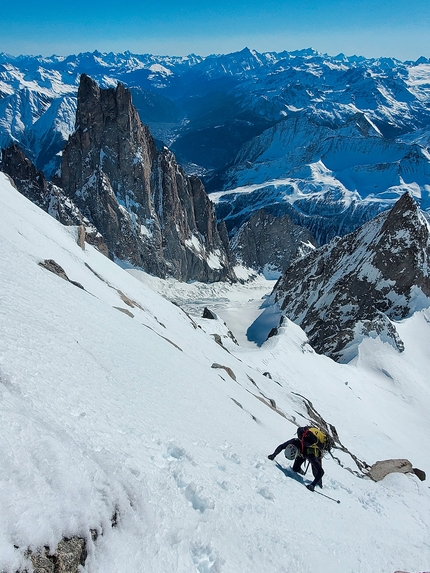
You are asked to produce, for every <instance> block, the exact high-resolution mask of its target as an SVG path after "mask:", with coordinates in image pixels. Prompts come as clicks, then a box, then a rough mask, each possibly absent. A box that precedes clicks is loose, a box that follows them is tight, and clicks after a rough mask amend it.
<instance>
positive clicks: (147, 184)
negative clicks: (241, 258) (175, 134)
mask: <svg viewBox="0 0 430 573" xmlns="http://www.w3.org/2000/svg"><path fill="white" fill-rule="evenodd" d="M61 186H62V188H63V189H64V192H65V193H66V194H67V196H68V197H70V199H72V200H73V202H74V203H75V204H76V205H78V207H79V209H80V210H81V211H82V212H83V213H84V214H85V215H86V216H87V217H88V219H89V220H90V221H91V222H92V223H93V224H94V226H95V227H96V228H97V229H98V230H99V231H100V233H101V234H102V235H103V237H104V239H105V241H106V244H107V245H108V247H109V252H110V254H111V256H112V257H115V258H118V259H120V260H123V261H128V262H129V263H131V264H132V265H134V266H137V267H140V268H142V269H144V270H146V271H148V272H150V273H152V274H154V275H156V276H161V277H165V276H173V277H175V278H178V279H180V280H185V281H186V280H191V279H195V280H201V281H216V280H223V279H234V273H233V271H232V269H231V265H230V260H229V251H228V249H229V246H228V239H227V233H226V230H225V228H224V227H223V223H221V224H220V225H219V226H218V225H217V222H216V217H215V209H214V206H213V205H212V203H211V201H210V200H209V199H208V197H207V195H206V192H205V190H204V187H203V185H202V183H201V181H200V180H199V179H197V178H196V177H187V176H186V175H185V173H184V172H183V170H182V169H181V168H180V167H179V166H178V164H177V163H176V160H175V157H174V155H173V154H172V153H171V152H170V151H169V150H168V149H167V148H164V149H163V150H162V151H161V152H158V151H157V149H156V146H155V142H154V140H153V138H152V136H151V134H150V133H149V129H148V127H147V126H144V125H143V124H142V123H141V121H140V119H139V116H138V113H137V111H136V109H135V108H134V106H133V105H132V102H131V94H130V92H129V91H128V90H127V89H125V88H124V86H123V85H122V84H118V87H117V88H116V89H114V88H110V89H107V90H103V89H100V87H99V86H98V85H97V84H96V82H94V81H93V80H92V79H91V78H89V77H88V76H86V75H85V74H83V75H82V76H81V83H80V86H79V92H78V108H77V112H76V131H75V133H74V134H73V135H72V136H71V137H70V138H69V141H68V143H67V145H66V148H65V150H64V153H63V157H62V163H61Z"/></svg>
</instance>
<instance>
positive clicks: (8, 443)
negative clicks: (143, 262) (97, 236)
mask: <svg viewBox="0 0 430 573" xmlns="http://www.w3.org/2000/svg"><path fill="white" fill-rule="evenodd" d="M0 218H1V222H0V329H1V331H0V412H1V432H2V440H1V447H0V467H1V473H0V507H1V512H0V571H2V572H3V571H4V572H8V573H9V572H11V573H12V572H15V571H17V570H24V569H25V568H27V569H28V570H30V567H31V565H30V562H29V559H28V557H27V550H28V549H30V550H31V551H33V552H35V551H37V549H38V548H39V549H40V548H42V547H43V546H49V548H50V550H51V551H52V552H54V551H55V549H56V546H57V544H58V542H59V541H60V540H61V539H62V537H71V536H73V535H79V536H81V537H84V538H85V539H86V543H87V550H88V558H87V560H86V563H85V566H84V568H83V569H82V570H83V571H88V572H91V573H122V572H124V573H133V572H136V573H137V572H141V571H142V572H143V571H145V572H154V573H164V572H166V573H167V572H169V573H171V572H176V573H190V572H198V573H209V572H210V573H220V572H223V573H240V572H245V571H246V572H247V573H251V572H252V573H260V572H261V571H267V572H268V573H277V572H279V573H281V572H284V573H285V572H288V573H376V572H378V573H394V572H395V571H397V570H402V571H407V572H422V571H429V569H430V541H429V540H430V517H429V516H430V490H429V486H428V483H429V482H428V481H425V482H421V481H419V480H418V479H417V477H416V476H415V475H412V474H407V475H404V474H391V475H389V476H387V477H386V478H385V479H384V480H382V481H381V482H379V483H374V482H373V481H371V480H370V479H368V478H363V477H358V476H357V475H355V473H352V472H351V471H349V470H348V469H347V468H350V470H353V471H355V472H357V466H356V465H355V463H354V461H353V459H352V458H351V457H350V456H349V455H347V454H346V453H342V452H339V451H335V456H336V457H338V458H339V462H340V463H341V464H342V465H340V463H337V462H336V460H335V459H333V458H331V457H328V458H327V459H326V460H325V462H324V468H325V471H326V475H325V476H324V478H323V482H324V489H323V490H322V493H324V494H326V495H328V496H330V497H332V498H334V499H335V500H339V501H340V504H337V503H335V502H334V501H332V500H329V499H327V498H324V497H322V496H321V495H318V494H317V493H311V492H309V491H308V490H307V489H306V488H305V487H303V483H308V481H310V479H311V478H310V475H309V474H310V471H309V472H308V475H307V476H305V478H304V479H303V478H302V477H301V476H298V475H295V474H293V472H292V471H291V469H290V462H288V461H287V460H286V459H285V458H284V457H283V456H282V455H280V456H279V457H278V458H277V460H276V461H277V462H278V463H276V462H271V461H269V460H268V459H267V455H268V454H269V453H271V452H272V451H273V450H274V448H275V447H276V446H277V445H278V444H279V443H281V442H283V441H285V440H286V439H289V438H290V437H292V436H293V435H294V434H295V430H296V425H295V424H294V421H296V423H297V424H300V425H304V424H305V423H306V422H307V421H308V417H307V413H306V407H305V404H304V401H303V398H301V397H300V396H303V397H305V398H306V399H308V400H310V401H311V402H312V404H313V407H314V408H315V409H316V410H317V411H318V413H319V414H320V415H321V416H323V418H324V419H325V420H326V421H327V422H329V423H331V424H333V425H334V426H335V427H336V429H337V431H338V434H339V437H340V440H341V442H342V443H343V444H344V446H345V447H347V448H348V449H349V450H350V451H351V452H352V453H353V454H354V455H355V456H357V457H358V458H359V459H360V460H364V461H366V462H367V463H368V464H372V463H374V462H375V461H376V460H382V459H388V458H407V459H409V460H410V461H411V462H412V465H413V466H414V467H418V468H420V469H422V470H424V471H425V472H426V473H427V475H430V456H429V455H428V437H429V436H430V385H429V383H428V372H429V370H430V354H429V352H428V348H429V345H430V310H429V309H424V310H422V311H420V312H417V313H415V314H414V315H413V316H412V317H411V318H409V319H407V320H405V321H403V322H402V323H401V324H396V328H398V330H399V332H400V335H401V337H402V339H403V340H404V342H405V346H406V350H405V352H404V353H402V354H399V353H397V352H396V351H395V350H394V349H393V348H392V347H391V346H390V345H388V344H386V343H384V342H382V341H380V340H378V339H376V340H371V339H367V340H365V341H364V342H362V343H361V345H360V348H359V354H358V357H357V358H356V359H355V360H354V362H353V363H350V364H343V365H340V364H336V363H335V362H333V361H332V360H330V359H328V358H327V357H325V356H320V355H317V354H316V353H315V352H314V351H313V350H312V348H311V347H310V346H309V345H308V344H307V342H306V336H305V334H304V333H303V331H302V330H301V329H300V328H299V327H298V326H296V325H295V324H293V323H291V322H287V324H286V326H284V327H283V328H282V329H281V330H282V331H281V333H280V334H279V335H278V336H276V337H272V338H270V339H269V340H268V341H267V342H266V343H264V344H263V345H262V346H261V347H257V346H256V345H255V344H252V343H250V342H247V341H246V336H245V333H246V330H247V328H248V327H249V326H250V325H251V323H252V322H253V321H254V319H255V318H256V316H257V315H258V314H259V312H257V311H258V307H259V306H260V305H261V303H262V302H264V300H262V299H261V297H262V296H263V295H264V294H267V293H269V291H270V288H271V286H272V284H273V283H268V282H265V281H263V279H261V277H259V278H256V279H255V280H254V281H251V282H250V283H248V284H247V285H226V284H222V285H210V286H207V287H200V286H199V285H196V284H194V285H180V284H178V283H176V284H175V283H173V282H170V283H169V281H164V282H162V281H159V280H156V279H153V278H152V277H146V279H144V278H143V277H139V278H140V279H142V280H137V278H136V276H132V274H131V273H130V272H127V271H126V270H124V269H122V268H120V267H119V266H118V265H116V264H114V263H113V262H112V261H110V260H108V259H107V258H106V257H104V256H103V255H101V254H100V253H99V252H98V251H96V250H95V249H94V248H92V247H91V246H89V245H86V246H85V251H84V250H82V249H81V248H80V247H79V246H78V244H77V243H76V237H77V229H76V228H71V227H63V226H62V225H61V224H59V223H58V222H56V221H55V220H54V219H52V218H51V217H49V216H48V215H47V214H46V213H44V212H43V211H41V210H40V209H39V208H37V207H36V206H35V205H33V204H32V203H30V202H29V201H28V200H27V199H25V198H24V197H23V196H21V195H20V194H19V193H18V192H17V191H16V190H15V189H14V188H13V187H12V186H11V184H10V183H9V181H8V179H7V178H6V177H5V176H4V175H3V174H0ZM45 260H53V261H55V262H56V263H57V264H59V265H61V267H62V268H63V269H64V271H65V272H66V274H67V276H68V278H69V279H70V281H75V282H77V283H80V285H81V286H82V287H83V288H79V286H77V285H76V284H72V283H71V282H68V281H66V280H64V279H62V278H60V277H59V276H57V275H56V274H54V273H52V272H49V271H48V270H47V269H46V268H43V267H41V266H40V265H39V263H41V262H43V261H45ZM133 274H135V273H133ZM144 283H147V284H144ZM148 285H150V286H148ZM205 288H206V289H207V290H205ZM266 289H267V290H266ZM155 291H160V292H163V294H164V295H165V296H166V297H169V298H172V299H174V298H175V297H179V296H180V297H181V301H182V302H183V303H184V304H185V303H186V302H187V301H188V304H189V305H190V306H189V307H188V309H187V310H188V311H189V312H190V313H192V314H193V315H194V316H190V315H188V314H186V313H185V312H184V311H183V310H182V309H181V308H179V307H178V306H176V305H174V304H172V303H171V302H169V301H168V300H166V298H163V297H162V296H161V295H160V294H159V293H158V292H155ZM178 293H180V294H178ZM196 293H197V295H198V296H196ZM199 297H200V299H201V300H200V303H199V302H198V301H197V302H194V303H193V301H194V300H195V299H197V298H199ZM211 302H212V306H211ZM242 305H243V306H242ZM204 306H209V307H210V308H212V309H216V312H218V313H219V315H220V316H221V317H223V318H222V319H220V320H210V319H203V318H200V316H201V308H202V307H204ZM242 308H243V309H244V310H243V312H241V309H242ZM224 312H226V314H224ZM247 319H249V323H248V324H247ZM223 320H226V322H227V323H228V326H229V328H230V329H231V330H232V331H233V334H234V335H235V337H236V338H237V339H238V340H239V342H240V345H237V344H235V343H234V342H233V340H232V339H231V338H230V337H228V336H227V328H226V327H225V326H224V323H223ZM257 326H258V323H257ZM235 329H236V330H237V331H236V332H235ZM213 334H218V335H219V336H220V337H221V340H222V343H223V345H224V347H222V346H221V345H220V344H218V343H217V342H216V341H215V340H214V336H212V335H213ZM215 365H218V366H222V368H220V367H215ZM265 372H269V373H270V376H271V378H270V377H268V376H267V375H266V376H265V375H263V373H265ZM342 466H344V467H342ZM91 530H93V535H92V534H91ZM95 533H96V535H95Z"/></svg>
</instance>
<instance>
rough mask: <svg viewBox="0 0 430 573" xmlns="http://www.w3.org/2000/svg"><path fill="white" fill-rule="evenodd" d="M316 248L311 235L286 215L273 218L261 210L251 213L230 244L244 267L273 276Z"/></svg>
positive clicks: (279, 273)
mask: <svg viewBox="0 0 430 573" xmlns="http://www.w3.org/2000/svg"><path fill="white" fill-rule="evenodd" d="M317 246H318V245H317V243H316V241H315V239H314V237H313V235H312V233H311V232H310V231H308V230H307V229H305V228H304V227H300V226H299V225H295V224H294V223H293V222H292V220H291V219H290V217H289V216H288V215H284V216H282V217H274V216H273V215H270V214H269V213H267V212H266V211H265V210H264V209H261V210H260V211H257V212H256V213H254V214H253V215H252V216H251V218H250V219H249V220H248V221H247V222H246V223H244V224H243V225H242V226H241V227H240V228H239V230H238V232H237V233H236V235H235V236H234V238H233V241H232V248H233V251H234V253H235V255H236V256H237V258H238V259H239V260H240V261H241V262H242V263H243V264H244V265H246V266H250V267H252V268H254V269H256V270H257V271H260V272H263V273H264V274H266V275H268V276H269V275H270V276H273V275H276V277H277V276H279V275H281V274H282V273H283V272H284V271H285V270H286V269H287V268H288V267H289V266H290V264H291V262H292V260H293V259H295V258H297V257H300V256H302V255H305V254H307V253H308V252H310V251H311V250H313V249H314V248H315V247H317Z"/></svg>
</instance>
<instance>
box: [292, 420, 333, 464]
mask: <svg viewBox="0 0 430 573" xmlns="http://www.w3.org/2000/svg"><path fill="white" fill-rule="evenodd" d="M297 435H298V437H299V439H300V441H301V443H302V452H305V451H306V452H307V453H309V454H313V455H314V456H315V457H320V456H322V455H323V454H324V453H325V452H330V450H331V448H332V446H333V444H334V442H333V439H332V438H331V437H330V436H328V435H327V434H326V433H324V432H323V431H322V430H320V429H319V428H315V427H314V426H305V427H304V428H299V429H298V430H297Z"/></svg>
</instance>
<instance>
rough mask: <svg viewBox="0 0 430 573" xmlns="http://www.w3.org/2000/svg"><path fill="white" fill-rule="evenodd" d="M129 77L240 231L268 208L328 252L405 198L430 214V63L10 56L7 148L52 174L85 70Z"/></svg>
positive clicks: (160, 132) (3, 67) (247, 56)
mask: <svg viewBox="0 0 430 573" xmlns="http://www.w3.org/2000/svg"><path fill="white" fill-rule="evenodd" d="M82 73H85V74H88V75H89V76H91V77H92V78H94V79H95V80H96V81H97V82H98V83H99V85H100V86H101V87H102V88H106V87H113V86H116V85H117V83H118V82H121V83H122V84H124V85H125V86H127V87H128V88H129V89H130V90H131V92H132V96H133V102H134V105H135V106H136V108H137V109H138V111H139V114H140V117H141V119H142V121H143V122H144V123H145V124H148V125H149V127H150V129H151V132H152V134H153V135H154V136H155V138H156V139H157V140H159V141H162V142H163V143H164V144H167V145H168V146H169V147H171V149H172V150H173V151H174V152H175V154H176V155H177V158H178V161H179V162H180V163H181V164H183V165H184V166H185V169H186V170H187V171H188V172H189V173H196V174H199V175H204V174H205V173H206V176H207V177H206V184H207V188H208V189H209V190H210V191H217V192H222V193H221V194H218V195H216V200H217V201H218V210H219V217H220V218H226V222H227V224H228V227H229V230H230V233H231V234H234V233H235V232H236V230H237V229H238V228H239V226H240V225H241V224H242V223H243V222H245V221H246V220H247V219H249V217H250V216H251V214H252V213H253V212H254V211H256V210H258V209H261V208H263V207H264V208H265V209H266V211H268V212H269V213H271V214H272V215H277V216H279V215H283V214H288V215H289V216H290V217H291V218H292V219H293V221H294V223H296V224H300V225H302V226H305V227H307V228H308V229H309V230H310V231H311V232H312V233H313V234H314V236H315V237H316V238H317V240H318V241H319V243H320V244H323V243H326V242H328V241H329V240H330V239H331V238H333V237H334V236H336V235H344V234H346V233H348V232H351V231H353V230H355V229H356V228H358V227H359V226H360V225H361V224H363V223H364V222H366V221H368V220H370V219H372V218H373V217H374V216H375V215H376V214H377V213H378V212H380V211H383V210H386V209H388V208H390V207H391V206H392V205H393V204H394V202H395V201H396V200H397V199H398V198H399V197H400V195H401V194H403V193H404V192H405V191H407V190H409V191H410V192H412V194H413V195H414V197H415V198H416V200H417V201H418V202H419V203H420V205H421V207H422V209H424V210H426V209H428V208H429V185H430V176H429V173H430V167H429V157H430V156H429V151H428V149H429V135H428V134H429V129H430V128H429V125H430V112H429V105H430V87H429V86H430V61H429V60H428V59H426V58H420V59H419V60H417V61H416V62H401V61H398V60H395V59H390V58H378V59H366V58H363V57H358V56H352V57H347V56H345V55H343V54H339V55H337V56H334V57H332V56H328V55H327V54H321V53H318V52H316V51H314V50H311V49H309V50H301V51H295V52H281V53H274V52H268V53H263V54H260V53H258V52H256V51H255V50H250V49H248V48H246V49H244V50H242V51H241V52H236V53H232V54H226V55H212V56H208V57H205V58H203V57H199V56H196V55H190V56H188V57H171V56H153V55H148V54H146V55H136V54H131V53H130V52H125V53H122V54H113V53H108V54H107V53H100V52H94V53H92V54H91V53H84V54H79V55H77V56H67V57H58V56H52V57H51V58H41V57H31V56H19V57H11V56H7V55H5V54H2V55H1V56H0V146H5V145H7V144H8V143H9V142H10V141H11V140H12V141H15V142H16V143H19V144H20V146H21V147H22V148H23V149H24V150H25V151H26V153H27V154H28V156H29V157H30V158H31V159H32V160H33V161H34V162H35V164H36V166H37V167H38V168H40V169H43V170H44V171H45V172H46V173H47V174H48V175H50V174H52V172H53V171H55V169H56V167H57V166H58V165H59V163H60V155H61V153H62V150H63V148H64V144H65V141H66V140H67V137H68V136H69V135H70V134H71V133H72V132H73V131H74V118H75V110H76V95H77V89H78V83H79V76H80V74H82Z"/></svg>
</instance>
